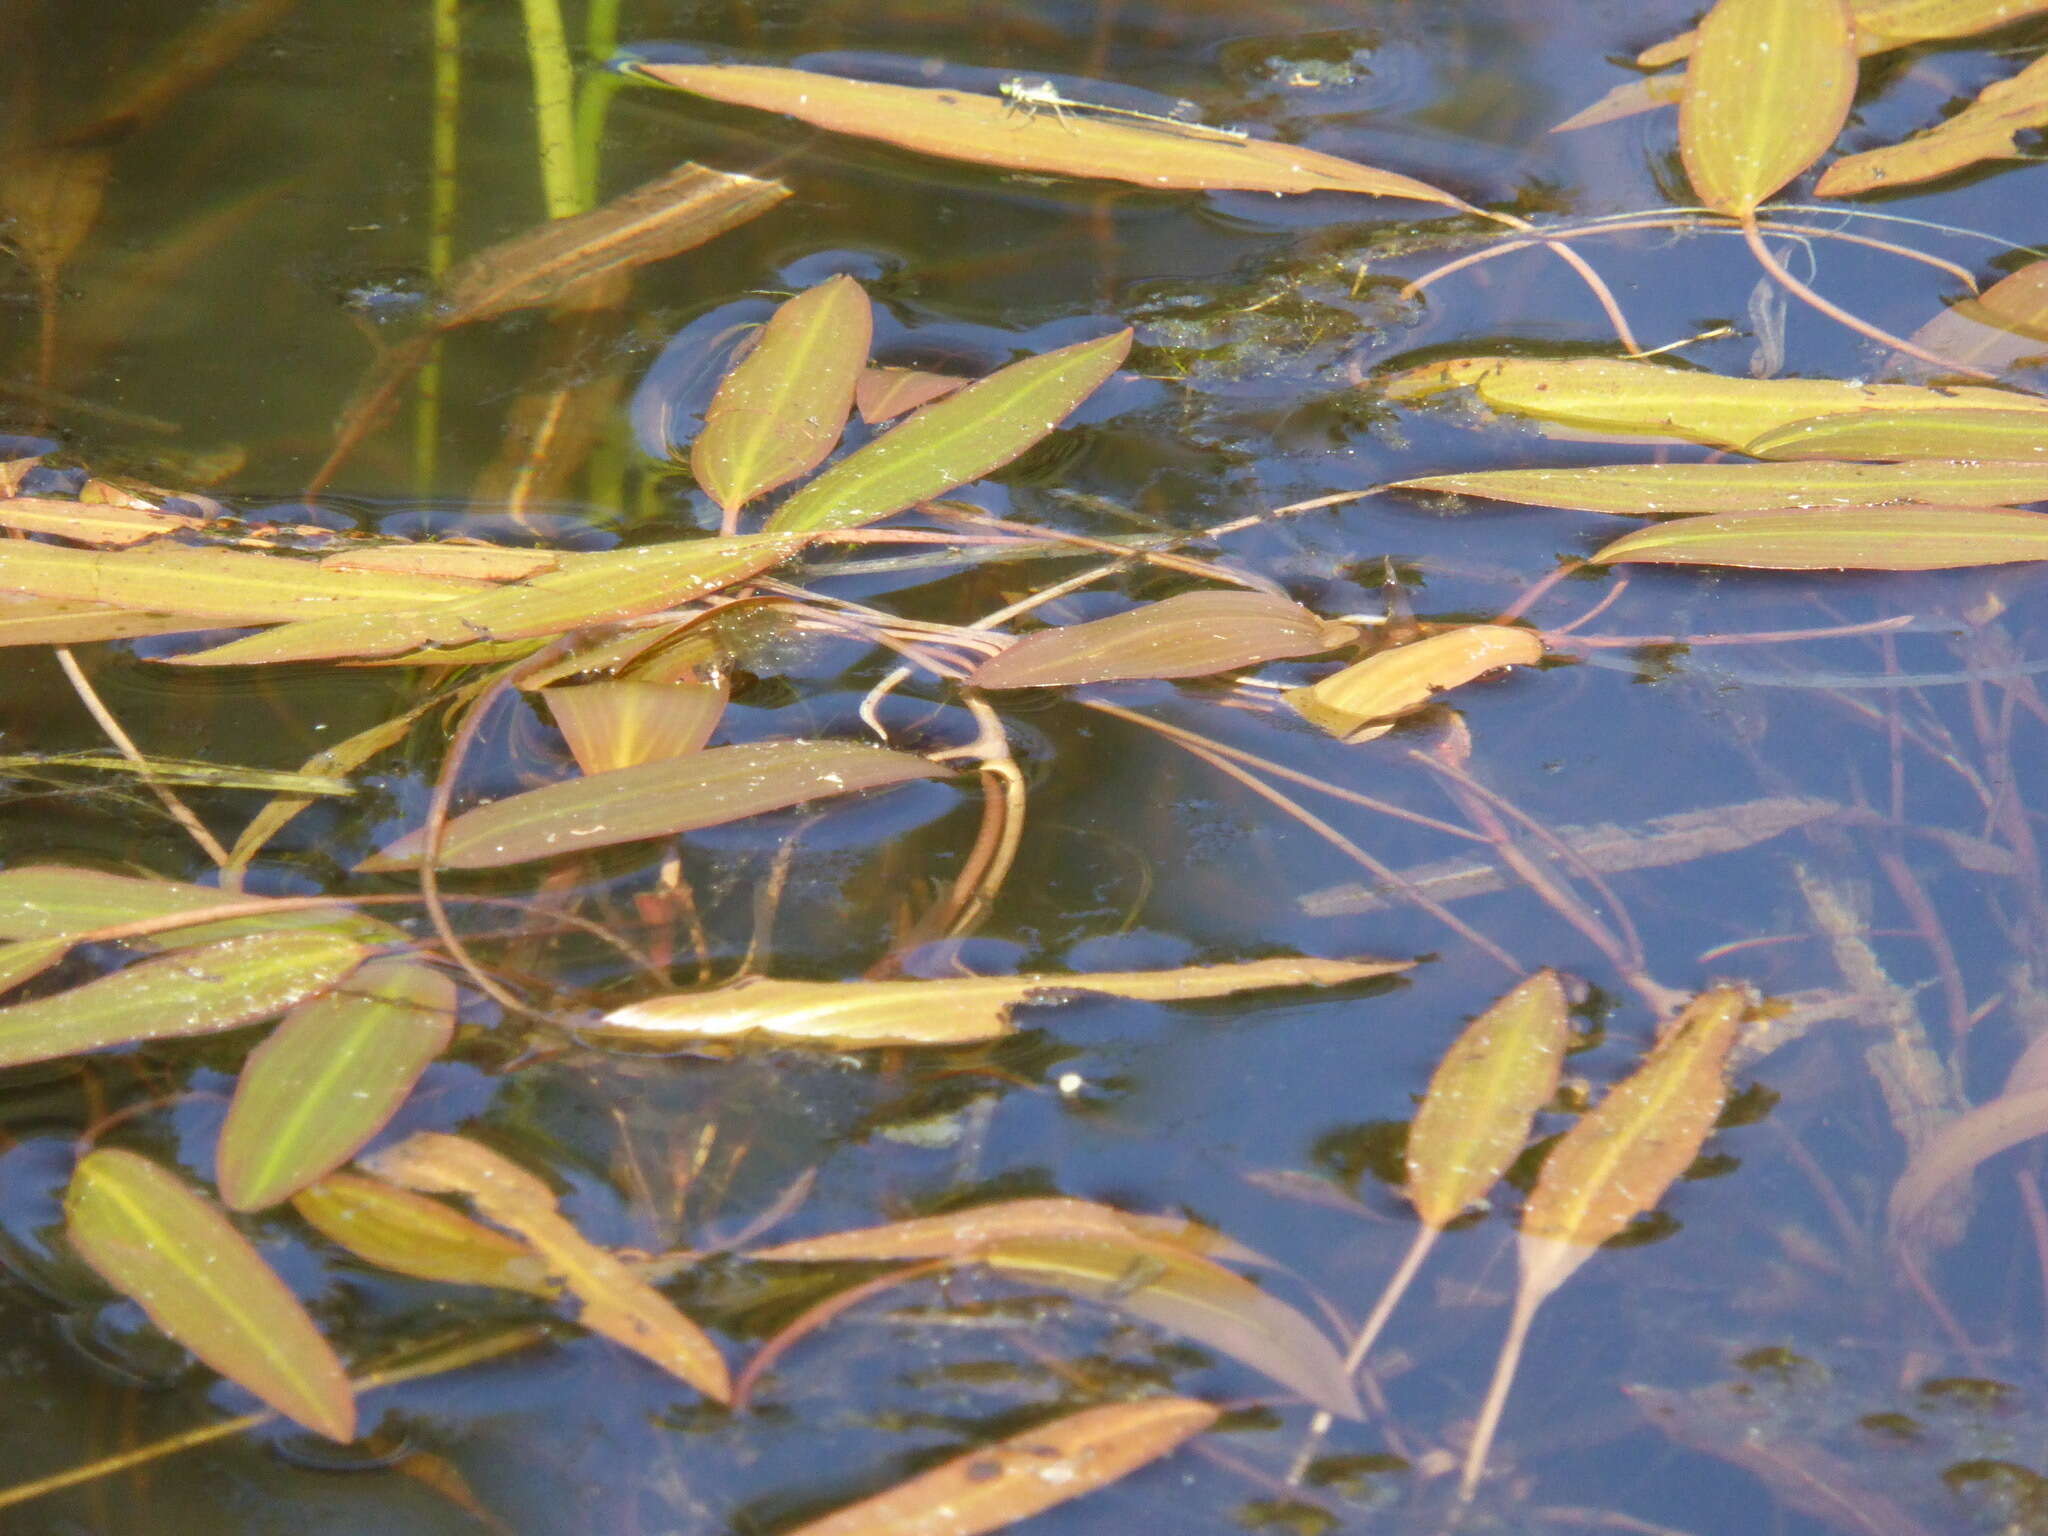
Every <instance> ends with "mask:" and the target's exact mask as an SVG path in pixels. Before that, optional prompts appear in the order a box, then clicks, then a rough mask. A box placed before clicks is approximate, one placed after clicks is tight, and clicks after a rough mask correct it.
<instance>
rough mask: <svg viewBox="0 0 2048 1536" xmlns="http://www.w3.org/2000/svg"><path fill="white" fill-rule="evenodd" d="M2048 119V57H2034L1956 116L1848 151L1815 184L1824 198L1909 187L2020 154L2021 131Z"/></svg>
mask: <svg viewBox="0 0 2048 1536" xmlns="http://www.w3.org/2000/svg"><path fill="white" fill-rule="evenodd" d="M2043 123H2048V59H2036V60H2035V61H2034V62H2033V63H2031V64H2029V65H2028V66H2027V67H2026V68H2025V69H2023V70H2021V71H2020V72H2019V73H2018V74H2017V75H2015V76H2013V77H2012V78H2011V79H2010V80H1994V81H1993V82H1992V83H1991V84H1989V85H1987V86H1985V87H1984V89H1983V90H1982V91H1980V92H1979V93H1978V95H1977V99H1976V100H1975V101H1973V102H1971V103H1970V104H1969V105H1968V106H1967V107H1965V108H1963V110H1962V111H1960V112H1958V113H1957V114H1956V115H1955V116H1954V117H1950V118H1945V119H1943V120H1942V121H1941V122H1939V123H1937V124H1936V125H1935V126H1934V127H1932V128H1929V129H1928V130H1927V131H1926V132H1924V133H1916V134H1914V135H1913V137H1912V138H1910V139H1906V140H1904V141H1903V142H1901V143H1898V144H1887V145H1885V146H1884V147H1883V148H1882V149H1871V150H1865V151H1864V152H1863V153H1862V154H1860V155H1845V156H1843V157H1842V158H1841V159H1840V160H1837V161H1836V162H1835V163H1834V164H1833V165H1831V166H1829V167H1828V168H1827V172H1826V174H1825V175H1823V176H1822V177H1821V179H1820V182H1819V184H1818V185H1817V186H1815V188H1814V191H1815V193H1817V194H1818V195H1819V196H1821V197H1854V196H1855V195H1856V194H1857V193H1859V192H1869V191H1872V190H1874V189H1876V188H1880V187H1904V186H1911V185H1912V184H1913V183H1915V182H1920V181H1932V180H1933V179H1934V178H1935V177H1937V176H1946V175H1948V174H1950V173H1951V172H1953V171H1960V170H1962V169H1964V168H1965V167H1967V166H1971V165H1975V164H1976V163H1977V162H1978V161H1979V160H2009V159H2012V158H2014V157H2015V156H2017V155H2018V154H2019V153H2020V147H2019V135H2020V134H2022V133H2024V132H2026V131H2027V130H2028V129H2030V128H2038V127H2040V126H2041V125H2042V124H2043Z"/></svg>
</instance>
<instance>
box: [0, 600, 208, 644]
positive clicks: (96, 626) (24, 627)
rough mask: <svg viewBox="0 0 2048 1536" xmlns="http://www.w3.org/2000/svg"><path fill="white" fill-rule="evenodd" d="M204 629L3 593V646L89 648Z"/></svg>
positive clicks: (101, 606)
mask: <svg viewBox="0 0 2048 1536" xmlns="http://www.w3.org/2000/svg"><path fill="white" fill-rule="evenodd" d="M201 627H202V626H201V625H200V623H199V622H198V621H196V620H193V619H181V618H178V617H176V616H175V615H169V614H160V613H137V612H135V611H134V610H132V609H128V608H115V607H112V606H110V605H108V604H106V603H65V602H56V601H53V600H51V599H49V598H41V597H24V596H22V595H21V594H20V593H18V592H0V646H9V645H90V644H92V643H93V642H94V641H95V640H129V639H133V638H135V637H136V636H139V635H174V634H176V633H178V632H179V631H180V630H186V629H198V628H201Z"/></svg>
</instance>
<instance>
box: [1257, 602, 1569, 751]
mask: <svg viewBox="0 0 2048 1536" xmlns="http://www.w3.org/2000/svg"><path fill="white" fill-rule="evenodd" d="M1542 659H1543V641H1542V639H1541V638H1540V637H1539V636H1538V635H1537V634H1536V632H1535V631H1534V630H1530V629H1516V628H1514V627H1512V626H1511V625H1506V624H1466V625H1462V626H1461V627H1459V628H1457V629H1447V630H1445V631H1444V632H1443V633H1441V634H1435V635H1428V636H1425V637H1424V638H1423V639H1420V640H1410V641H1408V642H1407V643H1406V644H1404V645H1390V646H1388V647H1387V648H1386V649H1385V650H1381V651H1375V652H1374V653H1373V654H1372V655H1370V656H1368V657H1366V658H1365V660H1363V661H1354V662H1353V663H1352V664H1351V665H1350V666H1348V667H1346V668H1345V669H1344V670H1343V671H1341V672H1333V673H1331V674H1330V676H1328V677H1326V678H1324V679H1323V680H1322V681H1321V682H1319V683H1313V684H1311V685H1310V686H1308V687H1306V688H1290V689H1288V690H1287V692H1286V693H1284V694H1282V695H1281V698H1282V699H1284V700H1285V701H1286V703H1287V706H1288V708H1290V709H1292V710H1293V711H1294V712H1295V713H1296V714H1298V715H1300V716H1301V717H1302V719H1304V720H1306V721H1308V722H1309V723H1310V724H1311V725H1316V726H1320V727H1321V728H1322V729H1324V730H1326V731H1328V732H1329V733H1330V734H1331V735H1332V736H1335V737H1338V738H1339V739H1340V740H1344V741H1371V740H1373V739H1374V738H1375V737H1378V736H1384V735H1385V734H1386V733H1387V732H1388V731H1389V730H1391V729H1392V726H1391V725H1390V724H1389V723H1388V722H1390V721H1392V720H1394V719H1395V718H1396V717H1398V716H1400V715H1404V714H1407V713H1408V712H1409V711H1411V710H1416V709H1420V708H1422V706H1424V705H1425V704H1427V703H1429V702H1430V701H1431V700H1432V699H1434V698H1435V697H1436V695H1437V694H1438V693H1439V692H1440V691H1442V690H1444V689H1449V688H1462V687H1464V686H1465V685H1466V684H1467V683H1470V682H1473V681H1476V680H1477V679H1479V678H1482V677H1484V676H1486V674H1487V673H1489V672H1497V671H1499V670H1500V669H1501V668H1503V667H1526V666H1534V665H1535V664H1536V663H1537V662H1539V661H1541V660H1542Z"/></svg>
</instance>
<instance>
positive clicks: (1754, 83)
mask: <svg viewBox="0 0 2048 1536" xmlns="http://www.w3.org/2000/svg"><path fill="white" fill-rule="evenodd" d="M1855 94H1856V45H1855V40H1854V37H1853V35H1852V32H1851V28H1850V23H1849V10H1848V6H1847V4H1846V0H1716V4H1715V6H1714V8H1713V9H1712V10H1710V11H1708V12H1707V14H1706V17H1705V19H1704V20H1702V21H1701V22H1700V27H1699V41H1698V44H1697V45H1696V46H1695V47H1694V49H1693V52H1692V60H1691V62H1690V64H1688V65H1687V67H1686V75H1685V93H1684V95H1683V96H1681V97H1680V98H1679V103H1678V147H1679V152H1680V153H1681V154H1682V155H1683V156H1684V158H1685V170H1686V174H1687V175H1688V176H1690V177H1691V178H1692V184H1693V188H1694V190H1695V191H1697V192H1698V193H1699V198H1700V201H1701V202H1702V203H1704V204H1705V205H1706V206H1707V207H1708V208H1710V209H1712V210H1713V211H1714V212H1716V213H1725V214H1727V215H1729V216H1730V217H1732V218H1748V217H1750V216H1751V215H1753V214H1754V213H1755V212H1756V208H1757V205H1758V204H1759V203H1761V202H1763V201H1764V200H1765V199H1766V198H1768V197H1769V196H1770V195H1771V194H1772V193H1773V192H1776V191H1777V190H1778V189H1779V188H1780V187H1782V186H1784V185H1785V183H1786V182H1788V181H1790V180H1791V179H1792V178H1793V177H1794V176H1797V175H1798V174H1799V173H1800V172H1801V171H1803V170H1805V169H1806V168H1807V167H1808V166H1809V165H1811V164H1813V162H1814V161H1816V160H1818V159H1819V158H1820V157H1821V156H1822V155H1823V154H1825V153H1827V149H1828V146H1829V145H1831V144H1833V143H1834V142H1835V135H1836V134H1838V133H1840V132H1841V131H1842V124H1843V123H1845V122H1846V121H1848V117H1849V103H1850V100H1851V98H1852V97H1854V95H1855Z"/></svg>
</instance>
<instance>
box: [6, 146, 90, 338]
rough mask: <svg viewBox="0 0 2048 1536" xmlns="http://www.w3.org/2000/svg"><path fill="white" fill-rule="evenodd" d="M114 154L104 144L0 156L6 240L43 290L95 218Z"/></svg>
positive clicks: (51, 290)
mask: <svg viewBox="0 0 2048 1536" xmlns="http://www.w3.org/2000/svg"><path fill="white" fill-rule="evenodd" d="M113 168H114V161H113V156H112V155H111V154H110V153H109V152H108V151H107V150H105V149H103V148H97V147H94V148H76V149H70V148H53V147H47V146H40V145H39V146H36V147H34V148H30V149H21V150H16V151H14V152H13V153H11V154H8V155H4V156H0V216H4V217H5V219H6V221H7V226H8V228H7V244H8V246H9V247H10V248H11V249H12V250H13V251H14V252H15V254H16V255H17V256H19V257H20V259H21V263H22V265H23V266H25V267H27V268H28V269H29V271H30V273H32V274H33V275H34V277H35V279H36V282H37V284H38V285H39V286H40V287H42V288H43V289H44V290H45V293H46V302H47V299H48V298H52V297H54V296H55V287H56V282H57V278H58V275H59V274H60V273H61V272H62V271H63V269H64V266H65V264H66V263H67V262H69V261H70V260H71V258H72V257H73V256H75V255H76V254H77V253H78V248H79V246H81V245H83V244H84V243H85V239H86V237H87V236H88V235H90V234H91V233H92V229H93V225H95V224H96V223H98V222H99V216H100V207H101V204H102V202H103V201H104V198H105V194H106V189H107V179H108V177H109V176H111V175H112V173H113Z"/></svg>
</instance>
